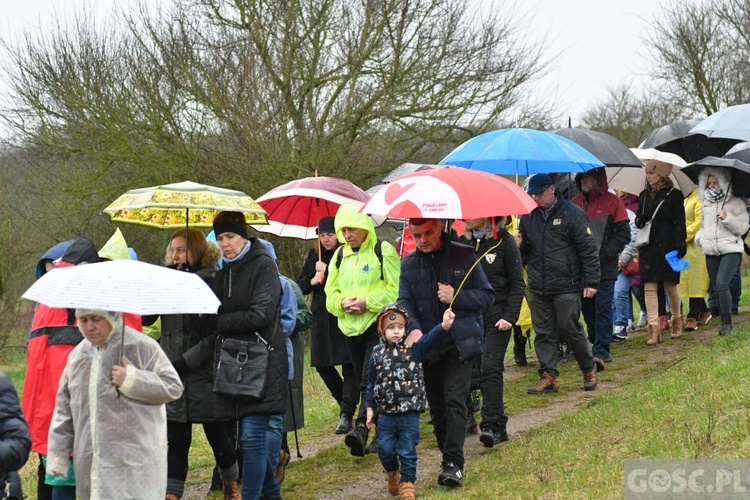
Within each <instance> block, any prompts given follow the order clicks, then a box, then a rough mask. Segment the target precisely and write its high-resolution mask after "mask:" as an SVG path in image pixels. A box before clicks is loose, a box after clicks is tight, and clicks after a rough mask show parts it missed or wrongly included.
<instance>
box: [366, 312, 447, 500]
mask: <svg viewBox="0 0 750 500" xmlns="http://www.w3.org/2000/svg"><path fill="white" fill-rule="evenodd" d="M455 319H456V315H455V314H453V311H451V310H450V309H446V310H445V313H443V320H442V322H441V323H440V324H439V325H437V326H435V327H434V328H433V329H432V330H430V331H429V332H427V334H425V335H423V336H422V337H421V338H420V339H419V340H418V341H417V342H415V343H414V344H412V346H411V347H406V344H405V343H404V341H405V340H406V339H405V337H406V332H407V331H408V323H409V314H408V313H407V312H406V309H404V308H403V307H402V306H401V305H399V304H398V303H397V302H394V303H391V304H386V305H384V306H383V308H382V309H381V310H380V314H379V315H378V333H379V334H380V343H379V344H378V345H377V346H375V348H374V349H373V351H372V357H371V358H370V361H369V366H368V382H367V427H368V428H371V429H374V428H375V427H376V426H377V427H378V428H379V429H380V430H379V431H378V458H379V459H380V463H381V464H382V465H383V469H385V477H386V483H387V489H388V493H390V494H391V495H393V496H395V495H400V496H401V498H402V499H412V500H413V499H414V497H415V486H414V484H415V483H416V482H417V444H419V415H420V414H421V413H422V412H424V410H425V406H426V404H425V403H426V401H425V389H424V373H423V370H422V363H421V361H422V357H423V355H424V353H426V352H429V350H430V349H432V346H433V345H434V344H435V343H436V342H437V341H438V340H439V339H440V336H441V335H447V333H448V331H449V330H450V329H451V326H453V321H454V320H455ZM376 412H377V414H378V415H379V416H380V417H379V419H378V422H377V424H376V423H375V418H374V417H375V413H376Z"/></svg>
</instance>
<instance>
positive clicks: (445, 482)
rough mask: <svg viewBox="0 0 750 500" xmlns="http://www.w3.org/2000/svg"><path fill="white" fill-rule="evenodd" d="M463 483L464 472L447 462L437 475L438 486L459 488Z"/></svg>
mask: <svg viewBox="0 0 750 500" xmlns="http://www.w3.org/2000/svg"><path fill="white" fill-rule="evenodd" d="M463 482H464V471H463V470H461V467H459V466H457V465H456V464H454V463H453V462H448V463H447V464H445V466H444V467H443V470H442V472H440V474H438V484H439V485H440V486H450V487H454V486H461V485H462V484H463Z"/></svg>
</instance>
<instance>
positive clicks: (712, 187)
mask: <svg viewBox="0 0 750 500" xmlns="http://www.w3.org/2000/svg"><path fill="white" fill-rule="evenodd" d="M730 184H731V181H730V175H729V172H728V171H727V170H726V169H725V168H706V169H704V170H703V171H702V172H701V174H700V177H699V178H698V190H699V194H700V196H701V199H702V200H703V208H702V212H703V222H702V226H701V230H700V233H698V236H696V238H695V240H696V244H697V245H700V247H701V249H702V250H703V253H704V254H705V256H706V268H707V269H708V276H709V279H710V280H711V285H712V287H713V290H714V293H715V294H716V296H717V298H718V303H719V314H720V315H721V329H720V330H719V335H729V333H731V331H732V294H731V291H730V290H729V282H730V280H731V279H732V276H733V275H734V272H735V270H736V269H737V267H738V266H739V263H740V259H741V258H742V251H743V249H744V247H743V239H742V236H743V235H744V234H745V233H747V230H748V227H749V226H750V222H749V221H748V213H747V204H746V203H745V202H744V201H743V200H741V199H740V198H737V197H735V196H734V194H733V193H732V191H731V188H730Z"/></svg>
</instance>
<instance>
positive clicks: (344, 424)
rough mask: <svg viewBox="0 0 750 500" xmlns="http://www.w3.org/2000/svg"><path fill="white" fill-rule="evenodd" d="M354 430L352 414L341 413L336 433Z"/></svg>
mask: <svg viewBox="0 0 750 500" xmlns="http://www.w3.org/2000/svg"><path fill="white" fill-rule="evenodd" d="M351 430H352V417H351V415H341V417H340V418H339V424H338V425H337V426H336V430H335V431H333V432H334V434H346V433H347V432H349V431H351Z"/></svg>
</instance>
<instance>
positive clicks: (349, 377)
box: [315, 363, 359, 417]
mask: <svg viewBox="0 0 750 500" xmlns="http://www.w3.org/2000/svg"><path fill="white" fill-rule="evenodd" d="M315 369H316V370H317V371H318V374H319V375H320V378H321V379H323V383H324V384H325V385H326V387H327V388H328V391H329V392H330V393H331V396H333V399H335V400H336V402H337V403H338V404H339V408H340V409H341V412H340V413H341V415H346V416H347V417H353V416H354V412H356V411H357V403H358V402H359V382H358V380H359V379H358V377H357V374H356V371H355V370H354V365H353V364H351V363H347V364H345V365H341V374H339V372H338V370H336V367H335V366H316V367H315Z"/></svg>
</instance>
